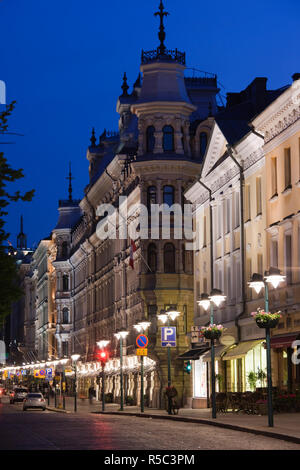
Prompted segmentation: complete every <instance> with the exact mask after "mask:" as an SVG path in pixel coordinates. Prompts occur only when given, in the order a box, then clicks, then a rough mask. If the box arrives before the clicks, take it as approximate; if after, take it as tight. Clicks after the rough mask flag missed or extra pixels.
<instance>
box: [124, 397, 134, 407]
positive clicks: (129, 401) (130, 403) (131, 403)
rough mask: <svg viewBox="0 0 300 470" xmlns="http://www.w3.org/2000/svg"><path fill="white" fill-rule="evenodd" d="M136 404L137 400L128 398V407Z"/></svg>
mask: <svg viewBox="0 0 300 470" xmlns="http://www.w3.org/2000/svg"><path fill="white" fill-rule="evenodd" d="M134 404H135V400H134V398H133V397H131V396H128V397H127V399H126V405H129V406H133V405H134Z"/></svg>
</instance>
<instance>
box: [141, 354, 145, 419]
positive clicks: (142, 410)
mask: <svg viewBox="0 0 300 470" xmlns="http://www.w3.org/2000/svg"><path fill="white" fill-rule="evenodd" d="M141 412H142V413H144V356H141Z"/></svg>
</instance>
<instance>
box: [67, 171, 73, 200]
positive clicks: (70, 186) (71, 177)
mask: <svg viewBox="0 0 300 470" xmlns="http://www.w3.org/2000/svg"><path fill="white" fill-rule="evenodd" d="M73 179H74V178H73V176H72V171H71V162H69V176H67V177H66V180H69V201H72V200H73V197H72V180H73Z"/></svg>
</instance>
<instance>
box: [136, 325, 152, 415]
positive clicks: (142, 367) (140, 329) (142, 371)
mask: <svg viewBox="0 0 300 470" xmlns="http://www.w3.org/2000/svg"><path fill="white" fill-rule="evenodd" d="M150 325H151V322H149V321H142V322H140V323H138V324H137V325H134V328H135V329H136V330H137V332H138V333H141V332H142V331H146V330H147V329H148V328H149V327H150ZM140 357H141V413H144V356H140Z"/></svg>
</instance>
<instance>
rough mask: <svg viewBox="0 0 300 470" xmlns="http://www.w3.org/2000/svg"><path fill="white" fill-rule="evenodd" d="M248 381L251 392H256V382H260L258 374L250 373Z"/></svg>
mask: <svg viewBox="0 0 300 470" xmlns="http://www.w3.org/2000/svg"><path fill="white" fill-rule="evenodd" d="M247 380H248V383H249V385H250V388H251V390H253V391H254V390H255V389H256V382H257V380H258V377H257V374H256V373H255V372H249V374H248V375H247Z"/></svg>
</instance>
